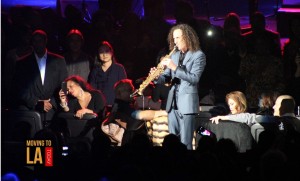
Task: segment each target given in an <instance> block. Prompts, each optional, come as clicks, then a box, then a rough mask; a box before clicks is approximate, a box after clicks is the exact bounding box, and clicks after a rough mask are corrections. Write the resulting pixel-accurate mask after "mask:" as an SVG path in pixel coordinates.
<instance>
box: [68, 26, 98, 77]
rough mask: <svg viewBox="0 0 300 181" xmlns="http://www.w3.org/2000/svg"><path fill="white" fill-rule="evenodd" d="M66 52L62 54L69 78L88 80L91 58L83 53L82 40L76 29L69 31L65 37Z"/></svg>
mask: <svg viewBox="0 0 300 181" xmlns="http://www.w3.org/2000/svg"><path fill="white" fill-rule="evenodd" d="M66 39H67V47H68V51H67V52H66V53H65V54H64V57H65V59H66V64H67V70H68V74H69V76H71V75H79V76H80V77H82V78H83V79H84V80H88V76H89V73H90V70H91V68H92V64H93V62H92V58H91V57H90V56H89V55H87V54H86V53H85V52H84V51H83V44H84V38H83V35H82V33H81V32H80V31H79V30H78V29H71V30H70V31H69V33H68V35H67V37H66Z"/></svg>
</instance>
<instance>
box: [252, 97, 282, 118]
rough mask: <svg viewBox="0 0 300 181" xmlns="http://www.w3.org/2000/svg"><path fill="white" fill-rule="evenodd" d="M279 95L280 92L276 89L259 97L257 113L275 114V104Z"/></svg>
mask: <svg viewBox="0 0 300 181" xmlns="http://www.w3.org/2000/svg"><path fill="white" fill-rule="evenodd" d="M278 96H279V93H277V92H274V91H270V92H264V93H262V94H261V96H260V98H259V104H258V110H257V111H256V114H259V115H273V113H274V111H273V106H274V104H275V101H276V99H277V97H278Z"/></svg>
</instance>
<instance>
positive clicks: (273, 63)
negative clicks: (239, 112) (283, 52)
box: [239, 36, 285, 108]
mask: <svg viewBox="0 0 300 181" xmlns="http://www.w3.org/2000/svg"><path fill="white" fill-rule="evenodd" d="M252 43H253V44H254V45H255V53H253V52H247V54H246V56H245V57H244V58H243V59H242V61H241V65H240V69H239V74H240V76H241V77H242V78H243V79H244V81H245V82H246V91H245V94H246V97H247V100H248V103H249V107H251V108H256V107H257V105H258V97H259V96H260V95H261V94H262V93H263V92H266V91H277V92H279V93H283V91H284V89H285V83H284V78H283V69H282V61H281V59H280V58H278V57H275V56H274V55H272V54H271V52H270V50H269V48H268V43H267V41H266V36H261V37H257V38H256V39H255V40H254V41H253V42H252Z"/></svg>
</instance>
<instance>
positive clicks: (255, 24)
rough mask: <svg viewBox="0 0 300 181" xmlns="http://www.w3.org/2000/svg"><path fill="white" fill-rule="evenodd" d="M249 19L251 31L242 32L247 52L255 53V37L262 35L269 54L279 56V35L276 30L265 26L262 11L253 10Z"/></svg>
mask: <svg viewBox="0 0 300 181" xmlns="http://www.w3.org/2000/svg"><path fill="white" fill-rule="evenodd" d="M250 19H251V22H250V24H251V31H250V32H247V33H245V34H243V36H244V38H245V42H246V46H247V52H248V53H254V54H255V53H256V50H257V49H256V46H255V42H256V39H257V38H259V39H261V38H262V37H263V38H264V40H265V41H266V44H267V49H268V50H269V52H270V54H271V55H273V56H275V57H278V58H281V45H280V35H279V33H278V32H275V31H271V30H269V29H267V28H266V19H265V16H264V14H263V13H262V12H258V11H257V12H255V13H254V14H253V16H252V17H251V18H250Z"/></svg>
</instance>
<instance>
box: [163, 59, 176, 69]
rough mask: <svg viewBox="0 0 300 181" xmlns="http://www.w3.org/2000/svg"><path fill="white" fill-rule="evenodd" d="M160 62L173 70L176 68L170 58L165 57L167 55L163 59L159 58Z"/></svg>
mask: <svg viewBox="0 0 300 181" xmlns="http://www.w3.org/2000/svg"><path fill="white" fill-rule="evenodd" d="M161 64H162V65H163V66H165V67H167V68H169V69H171V70H173V71H175V70H176V68H177V65H176V64H174V62H173V60H172V59H170V58H167V57H165V58H163V59H162V60H161Z"/></svg>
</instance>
